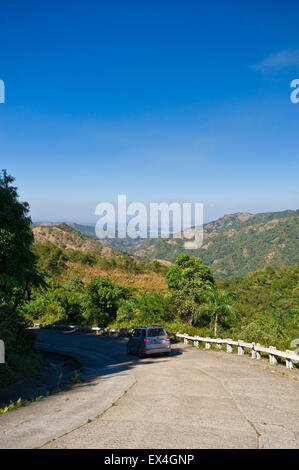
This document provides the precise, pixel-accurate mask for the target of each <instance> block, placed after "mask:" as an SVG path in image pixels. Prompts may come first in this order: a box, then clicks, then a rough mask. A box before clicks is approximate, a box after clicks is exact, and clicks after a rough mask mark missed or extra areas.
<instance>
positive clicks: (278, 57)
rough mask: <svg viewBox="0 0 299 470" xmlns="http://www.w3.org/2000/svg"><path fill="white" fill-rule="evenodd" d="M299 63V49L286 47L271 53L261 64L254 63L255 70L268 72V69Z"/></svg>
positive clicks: (287, 66)
mask: <svg viewBox="0 0 299 470" xmlns="http://www.w3.org/2000/svg"><path fill="white" fill-rule="evenodd" d="M296 65H299V49H295V50H294V49H293V50H292V49H286V50H284V51H280V52H277V53H276V54H271V55H269V56H268V57H267V58H266V59H264V60H263V61H262V62H260V63H259V64H255V65H253V66H252V67H251V68H252V69H253V70H259V71H261V72H266V71H268V70H278V69H282V68H289V67H293V66H296Z"/></svg>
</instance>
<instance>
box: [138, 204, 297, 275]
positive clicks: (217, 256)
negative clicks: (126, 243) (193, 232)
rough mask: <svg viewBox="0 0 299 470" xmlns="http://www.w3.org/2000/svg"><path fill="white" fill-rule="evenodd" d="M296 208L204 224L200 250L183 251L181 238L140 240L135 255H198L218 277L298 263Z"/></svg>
mask: <svg viewBox="0 0 299 470" xmlns="http://www.w3.org/2000/svg"><path fill="white" fill-rule="evenodd" d="M298 242H299V211H298V210H297V211H289V210H288V211H283V212H267V213H262V214H255V215H253V214H248V213H237V214H231V215H226V216H224V217H221V218H220V219H218V220H216V221H214V222H209V223H207V224H205V225H204V242H203V245H202V247H201V248H200V249H196V250H186V249H185V248H184V241H183V240H182V239H175V238H172V239H167V240H165V239H146V240H140V241H139V244H138V245H137V246H134V249H133V250H132V249H131V251H133V252H134V253H135V254H136V255H142V256H148V257H149V258H160V259H165V260H168V261H171V262H174V261H175V259H176V258H177V256H178V255H179V254H180V253H188V254H190V255H193V256H198V257H200V258H201V259H202V261H203V263H204V264H207V265H208V266H210V267H211V268H212V269H213V272H214V273H215V275H216V276H218V277H228V278H231V277H235V276H246V275H247V274H248V273H249V272H252V271H256V270H259V269H263V268H264V267H266V266H267V265H271V266H274V267H281V266H290V265H294V264H299V244H298Z"/></svg>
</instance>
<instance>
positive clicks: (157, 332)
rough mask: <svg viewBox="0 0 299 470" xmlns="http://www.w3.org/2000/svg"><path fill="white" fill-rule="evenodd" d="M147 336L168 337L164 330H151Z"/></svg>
mask: <svg viewBox="0 0 299 470" xmlns="http://www.w3.org/2000/svg"><path fill="white" fill-rule="evenodd" d="M147 336H149V337H151V338H152V337H153V336H166V333H165V330H163V328H151V329H150V330H147Z"/></svg>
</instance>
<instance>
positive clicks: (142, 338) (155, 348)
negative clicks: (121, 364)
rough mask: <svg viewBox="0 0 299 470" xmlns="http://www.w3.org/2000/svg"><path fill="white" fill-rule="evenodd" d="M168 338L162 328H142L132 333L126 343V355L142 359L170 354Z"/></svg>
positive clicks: (156, 326) (155, 326)
mask: <svg viewBox="0 0 299 470" xmlns="http://www.w3.org/2000/svg"><path fill="white" fill-rule="evenodd" d="M170 350H171V346H170V338H169V336H168V334H167V332H166V331H165V330H164V328H163V327H162V326H158V325H154V326H144V327H140V328H135V329H134V330H133V331H132V334H131V336H130V339H129V341H128V343H127V353H128V354H137V355H138V356H139V357H143V356H145V355H147V354H155V353H163V354H165V355H166V356H168V355H169V354H170Z"/></svg>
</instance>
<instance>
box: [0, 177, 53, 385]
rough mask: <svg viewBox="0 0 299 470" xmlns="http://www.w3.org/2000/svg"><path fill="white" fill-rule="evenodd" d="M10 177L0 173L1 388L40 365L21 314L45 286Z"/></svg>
mask: <svg viewBox="0 0 299 470" xmlns="http://www.w3.org/2000/svg"><path fill="white" fill-rule="evenodd" d="M12 183H13V178H12V177H10V176H9V175H7V173H6V171H5V170H4V171H2V172H1V173H0V338H1V339H2V340H3V341H4V343H5V359H6V362H5V364H0V386H5V385H8V384H9V383H12V382H14V381H16V380H18V379H19V378H21V377H23V376H28V375H32V374H33V373H36V371H37V370H38V369H39V367H40V366H41V359H40V356H39V354H38V352H37V351H36V350H35V347H34V341H35V338H34V334H33V333H32V332H30V331H28V330H27V328H26V327H27V326H28V325H27V323H26V320H25V318H24V316H23V315H22V314H21V313H20V308H21V306H22V305H23V304H24V302H26V301H29V300H30V298H31V291H32V289H33V288H38V287H41V286H42V285H45V284H44V281H43V278H42V276H41V275H40V274H39V272H38V270H37V267H36V257H35V255H34V253H33V252H32V249H31V246H32V242H33V235H32V231H31V228H30V224H31V220H30V218H29V217H28V211H29V208H28V205H27V204H26V203H22V202H20V201H19V200H18V194H17V190H16V188H15V187H14V186H12Z"/></svg>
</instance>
